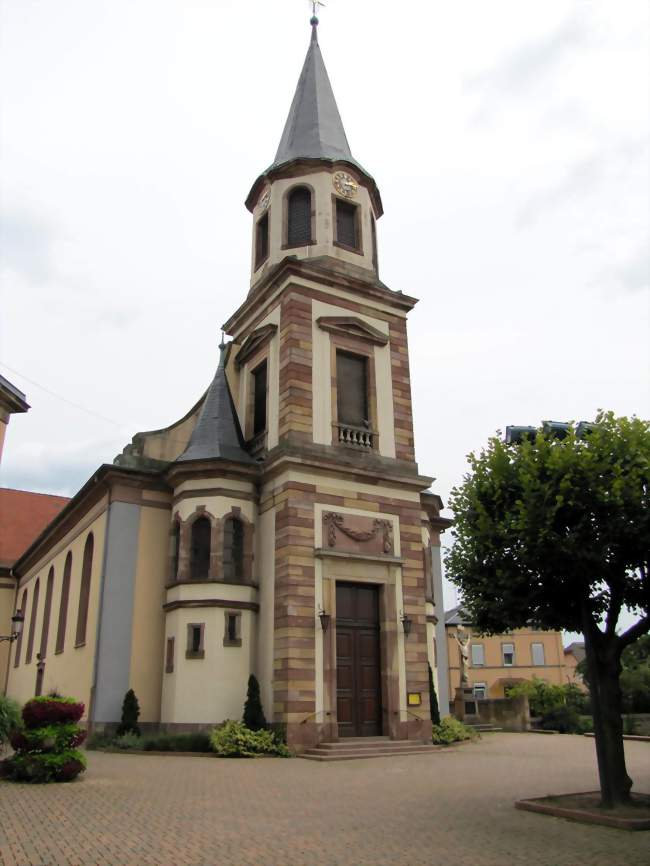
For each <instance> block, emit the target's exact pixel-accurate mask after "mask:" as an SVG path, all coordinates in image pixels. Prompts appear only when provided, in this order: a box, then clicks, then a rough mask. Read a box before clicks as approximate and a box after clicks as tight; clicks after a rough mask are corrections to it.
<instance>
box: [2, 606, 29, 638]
mask: <svg viewBox="0 0 650 866" xmlns="http://www.w3.org/2000/svg"><path fill="white" fill-rule="evenodd" d="M24 622H25V616H24V614H23V612H22V610H17V611H16V613H15V614H14V615H13V616H12V617H11V634H3V635H0V641H3V640H8V641H15V640H17V639H18V637H19V636H20V633H21V632H22V630H23V623H24Z"/></svg>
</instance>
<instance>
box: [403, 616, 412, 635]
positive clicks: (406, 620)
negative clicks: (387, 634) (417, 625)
mask: <svg viewBox="0 0 650 866" xmlns="http://www.w3.org/2000/svg"><path fill="white" fill-rule="evenodd" d="M400 619H401V621H402V628H403V629H404V637H408V636H409V635H410V634H411V627H412V626H413V620H412V619H411V617H410V616H407V614H405V613H404V611H401V613H400Z"/></svg>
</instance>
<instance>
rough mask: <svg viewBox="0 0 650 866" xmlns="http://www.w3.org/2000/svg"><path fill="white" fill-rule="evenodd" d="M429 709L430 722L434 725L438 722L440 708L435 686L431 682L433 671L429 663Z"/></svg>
mask: <svg viewBox="0 0 650 866" xmlns="http://www.w3.org/2000/svg"><path fill="white" fill-rule="evenodd" d="M429 710H430V712H431V723H432V724H434V725H439V724H440V709H439V707H438V695H437V694H436V687H435V685H434V683H433V671H432V669H431V665H429Z"/></svg>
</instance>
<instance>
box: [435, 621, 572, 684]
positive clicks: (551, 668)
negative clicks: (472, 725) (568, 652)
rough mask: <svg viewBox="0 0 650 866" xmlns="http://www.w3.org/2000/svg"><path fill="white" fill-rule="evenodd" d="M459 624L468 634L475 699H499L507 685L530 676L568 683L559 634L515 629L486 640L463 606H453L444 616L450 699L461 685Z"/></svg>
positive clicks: (471, 679)
mask: <svg viewBox="0 0 650 866" xmlns="http://www.w3.org/2000/svg"><path fill="white" fill-rule="evenodd" d="M459 625H462V626H463V627H464V628H465V630H466V632H467V633H468V634H469V635H470V642H469V647H468V649H469V670H468V679H469V686H470V687H471V688H472V689H473V691H474V694H475V695H476V697H477V698H484V697H486V698H502V697H504V694H505V692H504V690H505V689H507V688H508V687H509V686H512V685H515V684H516V683H518V682H521V681H522V680H532V678H533V677H537V678H538V679H541V680H546V682H547V683H553V684H555V685H561V684H563V683H566V682H567V676H566V667H565V661H564V648H563V646H562V633H561V632H559V631H536V630H535V629H515V630H514V631H513V632H511V633H509V634H498V635H492V636H491V637H485V636H482V635H479V634H476V633H474V631H473V629H472V626H471V623H470V621H469V618H468V616H467V614H466V613H465V612H464V611H463V609H462V607H455V608H452V610H450V611H447V613H446V614H445V627H446V630H447V651H448V655H449V688H450V693H451V699H452V700H453V697H454V695H455V694H456V689H457V688H458V687H459V686H460V673H461V666H460V650H459V646H458V641H457V639H456V635H457V634H458V626H459Z"/></svg>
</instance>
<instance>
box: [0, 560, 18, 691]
mask: <svg viewBox="0 0 650 866" xmlns="http://www.w3.org/2000/svg"><path fill="white" fill-rule="evenodd" d="M15 601H16V582H15V581H14V580H12V579H11V578H9V577H1V576H0V635H9V634H11V629H12V622H11V617H12V616H13V614H14V610H15ZM10 651H11V644H10V643H9V641H3V642H2V643H0V694H4V688H5V682H6V681H7V664H8V662H9V653H10Z"/></svg>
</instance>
